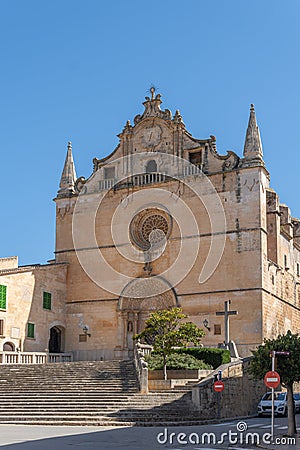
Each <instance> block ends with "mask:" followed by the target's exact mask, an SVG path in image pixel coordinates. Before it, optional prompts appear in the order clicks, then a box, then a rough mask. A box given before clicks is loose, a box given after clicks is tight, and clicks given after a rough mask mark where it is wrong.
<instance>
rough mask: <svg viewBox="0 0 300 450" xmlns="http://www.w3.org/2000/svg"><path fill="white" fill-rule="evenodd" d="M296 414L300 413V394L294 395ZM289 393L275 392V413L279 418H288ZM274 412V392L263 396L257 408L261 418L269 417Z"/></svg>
mask: <svg viewBox="0 0 300 450" xmlns="http://www.w3.org/2000/svg"><path fill="white" fill-rule="evenodd" d="M294 405H295V412H296V413H298V412H300V393H299V392H295V393H294ZM287 408H288V406H287V393H286V392H278V391H275V392H274V413H275V414H276V415H278V416H287ZM271 412H272V392H267V393H266V394H264V395H263V396H262V399H261V401H260V402H259V404H258V406H257V414H258V415H259V416H263V415H269V414H271Z"/></svg>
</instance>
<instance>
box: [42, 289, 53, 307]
mask: <svg viewBox="0 0 300 450" xmlns="http://www.w3.org/2000/svg"><path fill="white" fill-rule="evenodd" d="M43 308H44V309H51V294H50V292H44V293H43Z"/></svg>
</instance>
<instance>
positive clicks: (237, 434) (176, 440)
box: [0, 415, 300, 450]
mask: <svg viewBox="0 0 300 450" xmlns="http://www.w3.org/2000/svg"><path fill="white" fill-rule="evenodd" d="M297 428H298V433H299V437H297V438H296V443H294V444H288V443H287V441H286V439H287V438H283V439H285V440H284V441H282V440H281V442H279V441H278V443H277V444H276V445H274V444H273V445H267V444H266V441H268V439H269V437H268V436H269V432H270V418H269V417H268V418H265V417H264V418H249V419H243V420H234V421H230V422H229V421H228V422H224V423H218V424H211V425H201V426H200V425H199V426H193V427H184V426H183V427H181V426H179V427H170V428H166V427H146V428H142V427H119V428H117V427H113V428H110V427H52V426H49V427H42V426H24V425H0V446H1V447H2V449H9V450H50V449H51V450H52V449H57V450H72V448H73V449H74V450H96V449H97V450H159V449H161V450H184V449H193V450H197V449H199V448H205V449H206V450H208V449H241V448H243V449H254V448H256V449H257V446H256V445H255V444H257V443H258V444H259V447H260V448H268V449H276V450H291V449H294V450H295V449H297V450H300V416H299V415H298V416H297ZM286 432H287V419H286V418H276V419H275V435H276V436H277V437H278V439H282V435H284V434H285V433H286Z"/></svg>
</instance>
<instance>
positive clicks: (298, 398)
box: [294, 392, 300, 413]
mask: <svg viewBox="0 0 300 450" xmlns="http://www.w3.org/2000/svg"><path fill="white" fill-rule="evenodd" d="M294 402H295V412H296V413H299V412H300V393H299V392H294Z"/></svg>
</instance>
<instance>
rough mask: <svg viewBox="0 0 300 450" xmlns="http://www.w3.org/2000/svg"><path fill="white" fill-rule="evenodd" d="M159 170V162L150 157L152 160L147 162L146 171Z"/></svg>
mask: <svg viewBox="0 0 300 450" xmlns="http://www.w3.org/2000/svg"><path fill="white" fill-rule="evenodd" d="M153 172H157V164H156V162H155V161H154V159H150V161H148V162H147V164H146V173H153Z"/></svg>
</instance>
